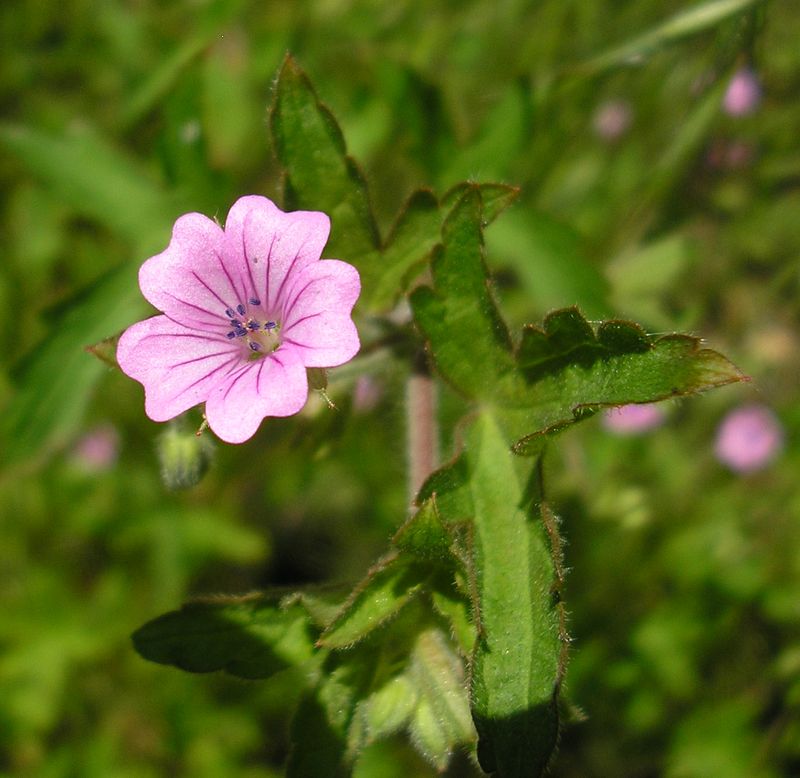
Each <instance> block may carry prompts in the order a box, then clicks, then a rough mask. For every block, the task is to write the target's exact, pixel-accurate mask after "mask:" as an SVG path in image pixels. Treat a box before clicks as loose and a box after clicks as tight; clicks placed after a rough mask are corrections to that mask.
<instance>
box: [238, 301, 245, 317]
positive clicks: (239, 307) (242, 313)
mask: <svg viewBox="0 0 800 778" xmlns="http://www.w3.org/2000/svg"><path fill="white" fill-rule="evenodd" d="M236 310H237V311H239V316H244V306H243V305H242V304H241V303H239V304H238V305H237V306H236Z"/></svg>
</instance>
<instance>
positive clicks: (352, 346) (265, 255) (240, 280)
mask: <svg viewBox="0 0 800 778" xmlns="http://www.w3.org/2000/svg"><path fill="white" fill-rule="evenodd" d="M329 231H330V221H329V219H328V217H327V216H326V215H325V214H324V213H320V212H317V211H295V212H292V213H284V212H283V211H281V210H280V209H278V208H277V207H276V206H275V205H274V204H273V203H272V202H271V201H270V200H268V199H267V198H265V197H258V196H255V195H252V196H249V197H242V198H241V199H239V200H237V201H236V202H235V203H234V205H233V207H232V208H231V210H230V212H229V213H228V218H227V220H226V222H225V228H224V229H223V228H222V227H220V226H219V225H218V224H216V222H213V221H211V219H208V218H206V217H205V216H203V215H201V214H199V213H189V214H186V215H185V216H181V217H180V218H179V219H178V220H177V221H176V222H175V226H174V228H173V230H172V240H171V241H170V244H169V246H167V248H166V249H165V250H164V251H163V252H161V253H160V254H158V255H156V256H155V257H152V258H151V259H148V260H147V261H146V262H145V263H144V265H142V267H141V269H140V271H139V286H140V287H141V290H142V294H143V295H144V296H145V297H146V298H147V299H148V300H149V301H150V302H151V303H152V304H153V305H154V306H155V307H156V308H158V309H159V310H161V311H163V315H162V316H154V317H153V318H151V319H146V320H145V321H141V322H138V323H137V324H134V325H133V326H132V327H130V328H129V329H127V330H126V331H125V332H124V333H123V335H122V337H121V338H120V341H119V345H118V347H117V361H118V362H119V365H120V367H121V368H122V370H123V371H124V372H125V373H127V374H128V375H129V376H130V377H131V378H135V379H136V380H137V381H139V382H140V383H141V384H142V385H143V386H144V389H145V411H146V413H147V415H148V416H149V417H150V418H151V419H153V420H154V421H166V420H167V419H171V418H173V417H175V416H178V415H179V414H181V413H183V412H184V411H186V410H188V409H189V408H191V407H192V406H194V405H197V404H199V403H205V413H206V419H207V421H208V425H209V427H211V429H212V430H213V431H214V432H215V433H216V434H217V435H218V436H219V437H220V438H222V440H224V441H227V442H228V443H242V442H243V441H245V440H247V439H248V438H250V437H252V435H254V434H255V432H256V430H257V429H258V427H259V425H260V424H261V421H262V419H264V418H265V417H266V416H291V415H292V414H295V413H297V412H298V411H299V410H300V409H301V408H302V407H303V406H304V405H305V402H306V398H307V396H308V380H307V377H306V368H307V367H335V366H336V365H341V364H343V363H344V362H347V361H348V360H349V359H352V357H353V356H355V354H356V353H357V352H358V349H359V345H360V344H359V340H358V332H357V331H356V328H355V325H354V324H353V322H352V320H351V318H350V315H351V311H352V309H353V305H354V304H355V302H356V299H357V298H358V295H359V292H360V290H361V284H360V280H359V277H358V272H357V271H356V269H355V268H354V267H352V266H351V265H348V264H347V263H345V262H340V261H339V260H336V259H325V260H321V259H320V255H321V253H322V249H323V247H324V246H325V243H326V241H327V240H328V233H329Z"/></svg>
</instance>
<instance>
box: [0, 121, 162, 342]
mask: <svg viewBox="0 0 800 778" xmlns="http://www.w3.org/2000/svg"><path fill="white" fill-rule="evenodd" d="M0 145H1V146H3V147H5V149H6V150H7V151H8V152H10V153H11V155H12V156H13V157H14V158H16V159H17V160H19V161H20V162H21V163H22V164H23V165H24V166H25V168H26V169H27V170H28V171H30V173H31V174H33V175H34V176H35V177H36V178H38V179H39V180H40V181H42V182H43V183H45V184H47V186H48V187H49V188H50V190H51V191H52V192H53V194H54V195H55V196H56V197H57V198H59V199H61V200H63V201H64V203H66V204H68V205H69V206H70V207H71V208H72V209H74V211H75V212H76V213H78V214H80V215H82V216H86V217H89V218H91V219H93V220H95V221H96V222H97V223H98V224H102V225H103V226H105V227H107V228H108V229H109V230H110V231H111V232H113V233H114V234H116V235H117V236H119V237H120V238H122V239H123V240H125V241H127V242H129V243H130V244H132V245H133V246H135V247H136V250H137V251H140V252H144V251H146V250H149V249H151V248H153V247H155V246H158V245H159V244H160V242H161V241H162V240H163V238H164V236H165V235H169V230H170V225H171V217H172V215H173V214H175V213H176V207H177V206H176V204H175V203H174V202H173V200H172V198H171V197H170V196H168V195H167V194H166V193H165V192H164V191H162V190H161V189H160V188H159V186H158V185H157V184H156V183H155V182H154V181H153V180H151V179H150V178H149V177H148V176H147V175H145V174H144V173H143V172H142V170H140V169H139V167H138V166H137V165H136V164H135V162H134V161H133V160H131V159H130V158H128V157H127V156H125V155H124V154H123V153H121V152H120V151H118V150H117V149H116V148H115V147H114V146H113V145H112V144H111V143H110V142H109V141H108V140H106V139H105V138H104V137H102V136H101V135H100V134H98V133H97V132H95V131H93V130H91V129H89V128H82V129H80V130H78V131H75V132H71V133H69V134H58V135H54V134H50V133H46V132H43V131H41V130H37V129H34V128H31V127H24V126H18V125H10V124H0ZM106 334H108V333H106Z"/></svg>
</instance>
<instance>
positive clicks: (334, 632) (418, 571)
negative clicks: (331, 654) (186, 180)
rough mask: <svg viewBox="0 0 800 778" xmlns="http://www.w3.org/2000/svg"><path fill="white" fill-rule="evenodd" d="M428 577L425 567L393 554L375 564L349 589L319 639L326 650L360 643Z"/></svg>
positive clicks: (399, 607) (402, 605)
mask: <svg viewBox="0 0 800 778" xmlns="http://www.w3.org/2000/svg"><path fill="white" fill-rule="evenodd" d="M428 578H430V570H429V569H428V568H427V566H423V565H418V564H414V563H409V562H407V561H405V560H404V559H402V558H398V557H397V556H396V555H389V556H387V557H385V558H384V559H383V560H381V561H380V562H378V563H377V564H376V565H375V566H374V567H373V568H372V569H371V570H370V571H369V573H368V574H367V577H366V578H365V579H364V580H363V581H362V582H361V583H360V584H359V585H358V586H357V587H356V588H355V589H354V590H353V592H352V594H351V595H350V597H349V598H348V600H347V602H346V603H345V604H344V606H343V607H342V609H341V611H340V612H339V613H338V614H337V615H336V617H335V618H334V619H333V621H332V622H331V623H330V624H329V625H328V627H327V629H326V630H325V631H324V632H323V633H322V635H321V636H320V638H319V641H318V643H319V645H321V646H324V647H326V648H346V647H348V646H352V645H353V644H354V643H356V642H358V641H360V640H363V639H364V638H365V637H366V636H367V635H369V634H370V633H371V632H372V631H373V630H375V629H377V628H378V627H380V626H381V625H383V624H385V623H386V622H387V621H388V620H389V619H391V618H392V617H394V616H395V615H397V613H398V612H399V611H400V610H401V609H402V608H403V607H405V606H406V605H407V604H408V603H409V602H410V601H411V600H412V599H413V598H414V597H415V596H416V595H417V594H418V593H419V591H420V590H421V589H422V588H423V585H424V583H425V582H426V580H427V579H428Z"/></svg>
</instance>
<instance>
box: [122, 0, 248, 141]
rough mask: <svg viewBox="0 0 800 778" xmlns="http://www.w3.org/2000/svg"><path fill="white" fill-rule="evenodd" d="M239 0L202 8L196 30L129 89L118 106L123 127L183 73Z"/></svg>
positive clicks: (152, 104)
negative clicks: (120, 106)
mask: <svg viewBox="0 0 800 778" xmlns="http://www.w3.org/2000/svg"><path fill="white" fill-rule="evenodd" d="M241 6H242V2H241V0H216V1H215V2H212V3H210V4H209V5H207V6H206V8H205V9H204V10H203V12H202V15H201V16H200V18H199V21H198V23H197V28H198V29H197V30H196V31H195V32H193V33H191V34H190V35H189V36H188V37H185V38H184V39H183V40H182V41H181V43H179V44H178V45H177V46H176V47H175V48H174V49H173V50H172V51H171V52H170V53H169V54H168V55H167V56H166V58H165V59H163V60H162V61H161V62H160V63H159V64H158V65H157V66H156V67H155V68H153V69H152V70H150V72H149V74H148V76H147V78H146V79H145V80H144V82H143V83H142V84H140V85H139V87H138V88H137V89H136V90H135V91H134V92H133V95H132V96H131V97H130V99H129V100H128V103H127V105H125V106H124V107H123V108H122V112H121V117H120V121H121V123H122V126H123V128H129V127H131V126H132V125H135V124H136V123H137V122H139V121H140V120H141V119H142V118H144V116H146V115H147V114H148V113H149V112H150V111H151V110H153V108H155V106H156V105H158V103H159V102H160V101H161V100H162V99H163V98H164V97H165V96H166V95H167V94H168V93H169V91H170V90H171V89H172V88H173V86H174V85H175V83H176V82H177V81H178V79H179V78H180V77H181V75H182V74H183V72H184V71H185V70H186V68H187V67H189V66H190V65H191V64H192V62H194V60H195V59H196V58H197V57H198V56H199V55H200V54H202V53H203V51H204V50H205V49H206V48H208V46H209V45H210V44H211V42H212V41H213V40H214V39H215V38H217V37H218V36H219V34H220V30H221V29H222V28H224V27H225V25H227V24H228V23H229V21H230V20H231V19H232V18H233V17H234V16H235V15H236V14H237V13H238V12H239V9H240V8H241Z"/></svg>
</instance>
